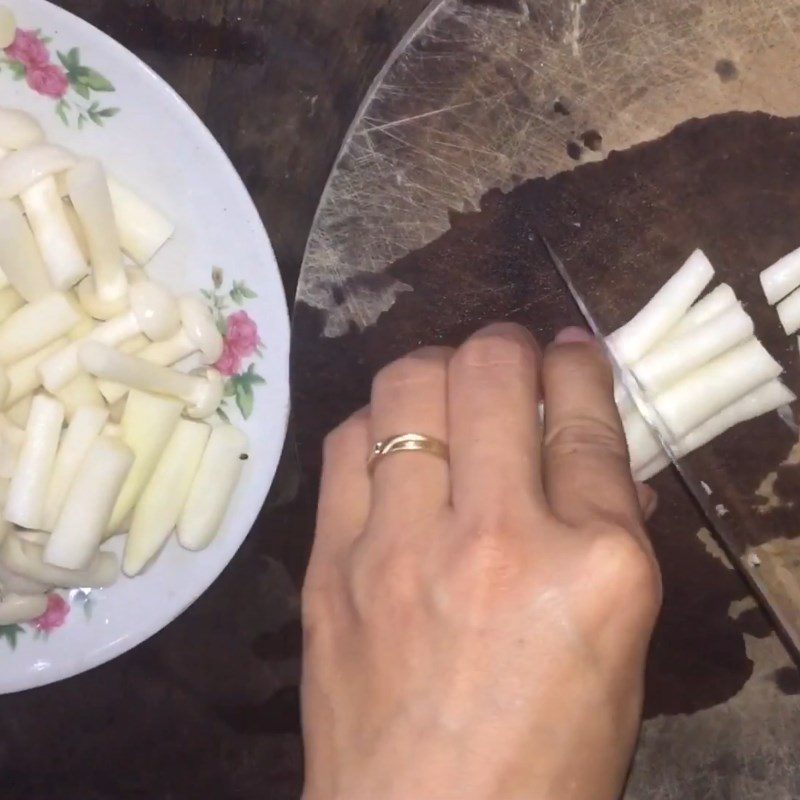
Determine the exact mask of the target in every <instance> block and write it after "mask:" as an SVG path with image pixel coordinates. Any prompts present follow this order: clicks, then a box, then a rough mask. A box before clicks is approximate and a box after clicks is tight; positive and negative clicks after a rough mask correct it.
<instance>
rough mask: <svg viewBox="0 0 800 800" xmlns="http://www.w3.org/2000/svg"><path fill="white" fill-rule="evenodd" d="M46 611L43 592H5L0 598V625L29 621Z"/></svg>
mask: <svg viewBox="0 0 800 800" xmlns="http://www.w3.org/2000/svg"><path fill="white" fill-rule="evenodd" d="M45 611H47V596H46V595H43V594H7V595H5V596H4V597H3V598H2V599H0V625H16V624H17V623H19V622H30V620H32V619H36V617H40V616H41V615H42V614H44V612H45Z"/></svg>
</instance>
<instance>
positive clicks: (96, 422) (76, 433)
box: [42, 406, 116, 567]
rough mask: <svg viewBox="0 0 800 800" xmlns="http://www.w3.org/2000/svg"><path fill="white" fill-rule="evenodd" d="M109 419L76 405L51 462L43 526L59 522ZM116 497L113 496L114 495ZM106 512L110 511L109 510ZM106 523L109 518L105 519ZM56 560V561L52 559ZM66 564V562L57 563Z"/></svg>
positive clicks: (48, 527) (50, 527)
mask: <svg viewBox="0 0 800 800" xmlns="http://www.w3.org/2000/svg"><path fill="white" fill-rule="evenodd" d="M107 420H108V411H107V410H106V409H104V408H92V407H91V406H89V407H85V408H79V409H78V410H77V411H76V412H75V415H74V416H73V418H72V422H70V424H69V427H68V428H67V430H66V432H65V433H64V435H63V437H62V439H61V444H60V445H59V448H58V452H57V453H56V457H55V461H54V463H53V472H52V475H51V477H50V483H49V485H48V487H47V495H46V498H45V503H44V515H43V521H42V528H44V530H46V531H52V530H53V528H54V527H55V525H56V522H58V518H59V514H60V513H61V508H62V506H63V505H64V499H65V498H66V496H67V493H68V492H69V490H70V487H71V486H72V484H73V482H74V481H75V480H76V478H77V476H78V475H79V474H81V471H82V469H83V468H82V466H81V465H82V463H83V460H84V459H85V458H86V454H87V453H88V452H89V449H90V448H91V446H92V445H93V444H94V443H95V441H96V440H97V438H98V436H100V433H101V431H102V430H103V426H104V425H105V424H106V421H107ZM114 499H115V500H116V496H115V498H114ZM109 513H111V510H110V509H109ZM106 522H108V520H106ZM53 563H57V562H53ZM59 566H62V567H67V566H69V565H68V564H59Z"/></svg>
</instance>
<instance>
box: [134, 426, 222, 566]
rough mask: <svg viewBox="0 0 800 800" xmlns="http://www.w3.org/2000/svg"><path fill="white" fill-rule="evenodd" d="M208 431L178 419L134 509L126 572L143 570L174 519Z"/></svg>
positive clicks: (178, 513) (178, 511)
mask: <svg viewBox="0 0 800 800" xmlns="http://www.w3.org/2000/svg"><path fill="white" fill-rule="evenodd" d="M210 433H211V428H209V426H208V425H205V424H204V423H202V422H191V421H190V420H186V419H182V420H180V422H178V425H177V427H176V428H175V431H174V432H173V434H172V437H171V438H170V440H169V443H168V444H167V446H166V448H165V449H164V453H163V455H162V456H161V458H160V459H159V461H158V464H157V466H156V469H155V472H153V476H152V477H151V478H150V481H149V483H148V484H147V487H146V488H145V490H144V493H143V494H142V497H141V499H140V500H139V502H138V503H137V504H136V508H135V509H134V512H133V520H132V522H131V527H130V530H129V531H128V538H127V540H126V542H125V555H124V556H123V559H122V571H123V572H124V573H125V574H126V575H129V576H131V577H132V576H134V575H138V574H139V573H140V572H141V571H142V569H144V567H145V565H146V564H147V563H148V562H149V561H150V559H152V558H153V556H154V555H155V554H156V553H157V552H158V551H159V550H160V549H161V546H162V545H163V544H164V542H166V540H167V537H168V536H169V535H170V533H171V532H172V530H173V528H174V527H175V525H176V523H177V522H178V517H179V516H180V513H181V509H182V508H183V506H184V503H185V502H186V498H187V497H188V495H189V489H190V488H191V486H192V481H193V480H194V477H195V475H196V473H197V469H198V467H199V466H200V460H201V458H202V457H203V451H204V450H205V447H206V443H207V442H208V437H209V434H210Z"/></svg>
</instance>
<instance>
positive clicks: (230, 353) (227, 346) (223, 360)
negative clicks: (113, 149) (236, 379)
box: [214, 338, 242, 378]
mask: <svg viewBox="0 0 800 800" xmlns="http://www.w3.org/2000/svg"><path fill="white" fill-rule="evenodd" d="M214 366H215V367H216V368H217V369H218V370H219V371H220V372H221V373H222V374H223V375H225V376H226V377H228V378H229V377H230V376H231V375H236V374H238V373H239V372H240V370H241V369H242V359H241V357H240V356H239V354H238V353H237V352H236V350H235V349H234V348H233V347H232V345H231V343H230V342H229V341H228V339H227V338H225V339H223V343H222V355H221V356H220V357H219V361H217V363H216V364H214Z"/></svg>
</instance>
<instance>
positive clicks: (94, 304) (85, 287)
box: [78, 275, 128, 320]
mask: <svg viewBox="0 0 800 800" xmlns="http://www.w3.org/2000/svg"><path fill="white" fill-rule="evenodd" d="M78 302H79V303H80V304H81V306H82V307H83V309H84V310H85V311H86V313H87V314H89V316H91V317H93V318H94V319H102V320H108V319H111V318H112V317H116V316H118V315H119V314H122V313H124V312H125V311H126V310H127V308H128V297H127V295H126V296H124V297H120V298H119V299H118V300H112V301H110V302H109V301H105V300H101V299H100V298H99V297H98V296H97V292H96V291H95V288H94V278H92V276H91V275H89V276H88V277H86V278H84V279H83V280H82V281H81V282H80V283H79V284H78Z"/></svg>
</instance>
